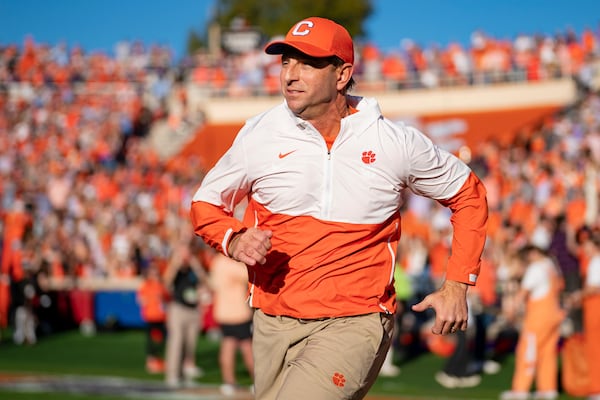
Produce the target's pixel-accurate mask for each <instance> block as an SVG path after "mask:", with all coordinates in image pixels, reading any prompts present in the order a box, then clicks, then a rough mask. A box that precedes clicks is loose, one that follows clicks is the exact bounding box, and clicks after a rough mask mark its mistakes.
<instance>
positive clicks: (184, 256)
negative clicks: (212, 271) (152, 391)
mask: <svg viewBox="0 0 600 400" xmlns="http://www.w3.org/2000/svg"><path fill="white" fill-rule="evenodd" d="M205 274H206V273H205V272H204V269H203V267H202V265H201V264H200V261H199V259H198V258H197V257H196V256H195V255H194V254H192V252H191V251H190V248H189V245H188V244H186V243H179V244H178V245H177V247H176V248H175V249H174V252H173V255H172V257H171V259H170V260H169V265H168V267H167V270H166V271H165V275H164V281H165V286H166V287H167V288H168V289H169V291H170V297H171V301H170V302H169V305H168V308H167V349H166V351H167V354H166V371H165V381H166V384H167V385H168V386H169V387H174V388H175V387H179V386H180V385H181V384H182V380H181V379H182V377H183V378H185V379H186V380H188V381H189V380H192V379H195V378H198V377H200V376H202V374H203V371H202V370H201V369H200V368H199V367H198V366H197V365H196V344H197V342H198V335H199V334H200V321H201V315H200V289H201V285H203V284H205V283H206V282H205V281H206V279H205Z"/></svg>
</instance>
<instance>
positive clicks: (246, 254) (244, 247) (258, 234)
mask: <svg viewBox="0 0 600 400" xmlns="http://www.w3.org/2000/svg"><path fill="white" fill-rule="evenodd" d="M272 236H273V232H271V231H269V230H264V231H263V230H261V229H258V228H249V229H247V230H246V231H244V232H241V233H238V234H236V235H235V236H234V237H233V238H232V239H231V240H230V241H229V245H228V247H227V252H228V253H229V256H230V257H231V258H233V259H234V260H236V261H241V262H243V263H244V264H246V265H256V263H258V264H264V263H265V262H266V261H267V259H266V258H265V256H266V255H267V252H268V251H269V250H271V237H272Z"/></svg>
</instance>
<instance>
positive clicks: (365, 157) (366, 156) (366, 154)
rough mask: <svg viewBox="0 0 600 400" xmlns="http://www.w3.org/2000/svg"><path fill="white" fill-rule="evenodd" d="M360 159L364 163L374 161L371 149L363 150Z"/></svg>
mask: <svg viewBox="0 0 600 400" xmlns="http://www.w3.org/2000/svg"><path fill="white" fill-rule="evenodd" d="M361 159H362V162H364V163H365V164H372V163H374V162H375V153H373V152H372V151H371V150H369V151H363V153H362V158H361Z"/></svg>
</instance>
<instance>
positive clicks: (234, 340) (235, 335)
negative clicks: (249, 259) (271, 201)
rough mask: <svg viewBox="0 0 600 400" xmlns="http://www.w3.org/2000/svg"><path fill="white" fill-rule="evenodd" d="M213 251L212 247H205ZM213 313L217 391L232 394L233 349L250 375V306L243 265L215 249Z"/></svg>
mask: <svg viewBox="0 0 600 400" xmlns="http://www.w3.org/2000/svg"><path fill="white" fill-rule="evenodd" d="M207 251H211V252H212V251H213V250H207ZM209 270H210V283H211V288H212V291H213V295H214V297H213V304H214V308H213V313H214V318H215V321H216V322H217V324H218V325H219V327H220V329H221V335H222V337H221V346H220V349H219V367H220V369H221V378H222V379H223V384H222V385H221V393H222V394H224V395H226V396H233V395H235V394H236V392H237V391H238V385H237V380H236V376H235V366H236V353H237V350H240V352H241V355H242V360H243V362H244V366H245V367H246V370H247V371H248V373H249V374H250V377H251V378H252V377H253V376H254V359H253V356H252V309H251V308H250V306H249V305H248V301H247V298H248V294H247V292H248V271H247V270H246V266H245V265H244V264H242V263H240V262H236V261H234V260H232V259H230V258H229V257H225V256H224V255H223V254H220V253H215V254H214V255H213V256H212V261H211V263H210V269H209Z"/></svg>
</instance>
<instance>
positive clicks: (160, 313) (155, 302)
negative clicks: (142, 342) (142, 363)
mask: <svg viewBox="0 0 600 400" xmlns="http://www.w3.org/2000/svg"><path fill="white" fill-rule="evenodd" d="M145 275H146V276H145V279H144V281H143V282H142V284H141V285H140V287H139V288H138V290H137V293H136V299H137V302H138V304H139V306H140V312H141V314H142V319H143V320H144V322H145V323H146V371H148V372H149V373H151V374H158V373H161V374H162V373H164V372H165V364H164V346H165V338H166V335H167V328H166V325H165V321H166V316H167V314H166V304H167V302H168V301H169V300H170V299H169V292H168V291H167V288H166V287H165V286H164V284H163V282H162V279H161V274H160V270H159V268H158V265H157V264H156V263H150V265H149V266H148V268H147V269H146V271H145Z"/></svg>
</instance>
